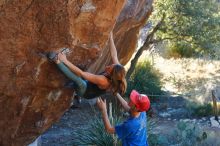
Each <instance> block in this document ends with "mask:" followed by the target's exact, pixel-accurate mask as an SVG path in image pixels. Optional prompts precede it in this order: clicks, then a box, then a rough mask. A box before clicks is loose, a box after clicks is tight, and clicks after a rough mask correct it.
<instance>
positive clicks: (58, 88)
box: [0, 0, 152, 146]
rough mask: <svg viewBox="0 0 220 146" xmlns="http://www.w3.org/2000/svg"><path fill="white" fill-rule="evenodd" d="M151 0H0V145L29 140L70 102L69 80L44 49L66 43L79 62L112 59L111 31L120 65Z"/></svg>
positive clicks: (95, 68)
mask: <svg viewBox="0 0 220 146" xmlns="http://www.w3.org/2000/svg"><path fill="white" fill-rule="evenodd" d="M151 11H152V0H127V1H126V0H105V1H104V0H65V1H64V0H37V1H34V0H25V1H19V0H1V1H0V23H1V25H0V73H1V76H0V117H1V120H0V145H3V146H10V145H19V146H21V145H27V144H29V143H31V142H32V141H33V140H34V139H35V138H36V137H37V136H39V135H40V134H41V133H43V132H44V131H45V130H46V129H48V128H49V127H50V126H51V125H52V123H54V122H55V121H57V120H59V118H60V117H61V116H62V114H63V113H64V112H65V111H66V110H67V109H68V108H69V107H70V102H71V100H72V91H71V90H69V89H65V88H64V87H63V84H64V83H65V81H66V80H67V79H66V78H65V77H64V76H63V74H62V73H61V72H60V71H59V70H58V69H57V68H56V66H55V65H54V64H53V63H52V62H49V61H48V60H47V59H46V58H45V57H43V55H42V54H43V53H45V52H47V51H51V50H54V51H55V50H58V49H60V48H62V47H68V48H70V50H71V53H70V54H69V56H68V58H69V59H70V60H71V61H72V62H73V63H74V64H77V65H78V66H79V67H81V68H82V69H85V70H89V71H91V72H94V73H96V72H99V71H100V70H102V69H103V68H104V66H105V65H107V64H109V63H110V55H109V50H108V39H109V33H110V31H112V30H113V28H114V31H113V32H114V39H115V44H116V47H117V49H118V56H119V59H120V61H121V63H122V64H125V63H127V62H128V60H129V59H130V58H131V56H132V54H133V52H134V51H135V48H136V44H137V39H138V33H139V30H140V28H141V27H142V26H143V25H144V24H145V22H146V20H147V18H148V17H149V15H150V13H151Z"/></svg>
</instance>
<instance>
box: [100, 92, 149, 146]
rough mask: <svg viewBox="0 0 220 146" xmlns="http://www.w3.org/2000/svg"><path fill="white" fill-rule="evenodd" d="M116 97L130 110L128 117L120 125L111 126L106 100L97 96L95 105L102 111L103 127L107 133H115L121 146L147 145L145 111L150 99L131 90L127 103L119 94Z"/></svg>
mask: <svg viewBox="0 0 220 146" xmlns="http://www.w3.org/2000/svg"><path fill="white" fill-rule="evenodd" d="M117 99H118V100H119V101H120V103H121V104H122V106H123V108H124V109H125V110H127V111H129V112H130V117H129V118H128V119H127V120H126V121H124V122H123V123H122V124H120V125H116V126H115V127H113V126H112V125H111V124H110V122H109V118H108V114H107V109H106V100H104V101H103V100H102V99H101V98H99V99H98V100H97V105H98V107H99V109H100V111H101V113H102V118H103V122H104V125H105V129H106V131H107V132H108V133H110V134H113V133H116V134H117V136H118V138H119V139H121V140H122V145H123V146H148V144H147V127H146V124H147V117H146V112H145V111H148V110H149V108H150V100H149V99H148V97H147V96H146V95H144V94H139V93H138V92H137V91H135V90H133V91H132V92H131V94H130V101H129V103H127V102H126V101H125V100H124V99H123V98H122V97H121V96H120V95H119V94H117Z"/></svg>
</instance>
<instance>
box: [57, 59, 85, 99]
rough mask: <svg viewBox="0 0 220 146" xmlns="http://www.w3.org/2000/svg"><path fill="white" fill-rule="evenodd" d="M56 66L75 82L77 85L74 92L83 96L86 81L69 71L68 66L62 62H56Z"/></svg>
mask: <svg viewBox="0 0 220 146" xmlns="http://www.w3.org/2000/svg"><path fill="white" fill-rule="evenodd" d="M57 66H58V68H59V69H60V70H61V71H62V72H63V73H64V74H65V75H66V76H67V77H68V78H69V79H71V80H72V81H74V82H75V83H76V85H77V87H78V88H77V89H76V93H77V95H79V96H82V97H83V94H84V93H85V91H86V88H87V82H86V81H85V80H83V79H82V78H80V77H79V76H77V75H75V74H74V73H73V72H71V71H70V70H69V68H68V67H66V66H65V65H64V63H62V62H61V63H59V64H57Z"/></svg>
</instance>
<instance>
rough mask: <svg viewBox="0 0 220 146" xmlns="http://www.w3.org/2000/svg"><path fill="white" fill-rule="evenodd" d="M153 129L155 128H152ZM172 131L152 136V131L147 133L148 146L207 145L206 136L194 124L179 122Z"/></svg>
mask: <svg viewBox="0 0 220 146" xmlns="http://www.w3.org/2000/svg"><path fill="white" fill-rule="evenodd" d="M154 127H155V126H154ZM173 129H174V130H173V131H171V133H169V134H166V135H164V134H154V133H152V131H149V133H148V143H149V145H150V146H168V145H180V146H192V145H194V146H200V145H207V143H206V139H207V138H208V134H207V133H206V132H204V131H202V129H201V128H199V127H198V126H196V125H195V124H190V123H185V122H179V123H177V125H176V126H174V127H173Z"/></svg>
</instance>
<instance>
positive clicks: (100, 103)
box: [96, 97, 107, 112]
mask: <svg viewBox="0 0 220 146" xmlns="http://www.w3.org/2000/svg"><path fill="white" fill-rule="evenodd" d="M96 104H97V106H98V108H99V109H100V111H102V112H105V111H106V110H107V109H106V100H104V101H103V100H102V98H101V97H99V98H98V99H97V101H96Z"/></svg>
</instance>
